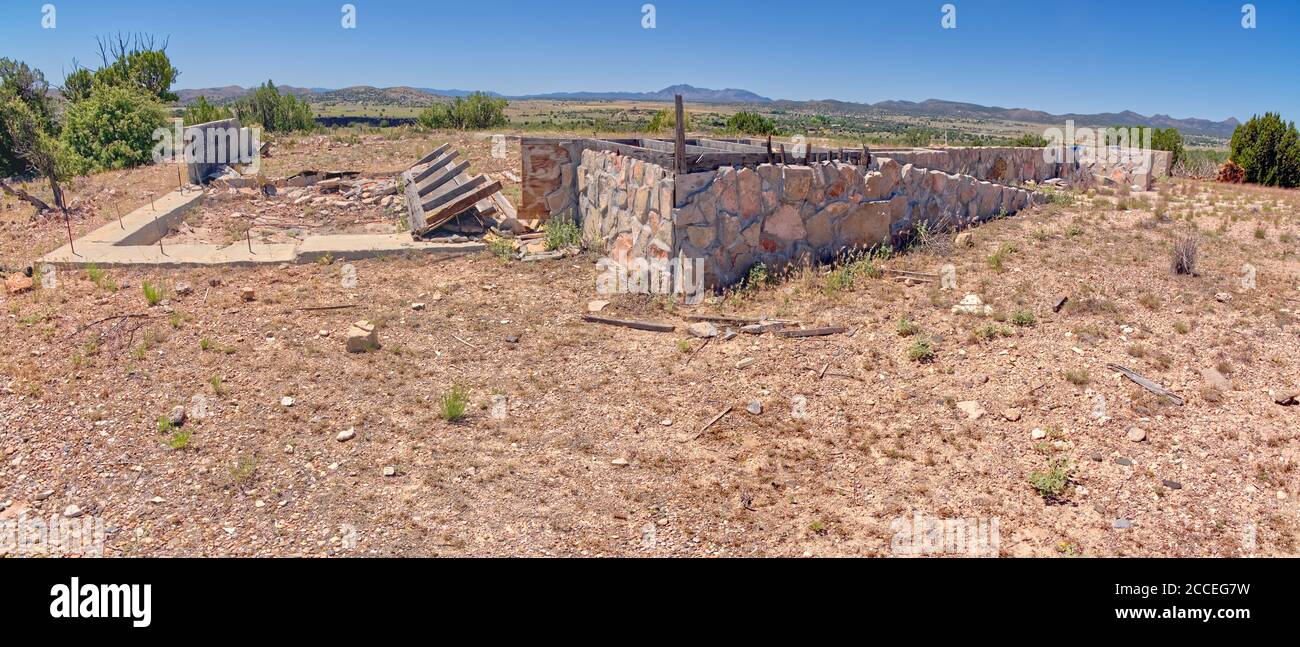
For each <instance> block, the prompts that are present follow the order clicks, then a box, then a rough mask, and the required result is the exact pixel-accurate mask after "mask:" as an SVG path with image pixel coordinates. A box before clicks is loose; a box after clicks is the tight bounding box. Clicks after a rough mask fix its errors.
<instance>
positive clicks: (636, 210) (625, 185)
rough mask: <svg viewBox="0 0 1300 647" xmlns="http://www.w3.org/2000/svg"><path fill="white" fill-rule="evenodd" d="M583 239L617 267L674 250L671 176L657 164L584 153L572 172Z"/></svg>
mask: <svg viewBox="0 0 1300 647" xmlns="http://www.w3.org/2000/svg"><path fill="white" fill-rule="evenodd" d="M576 177H577V196H578V197H577V203H578V216H579V223H580V224H581V226H582V240H583V243H584V244H585V245H586V246H588V247H589V248H593V249H598V250H603V251H604V253H605V254H606V255H607V256H609V257H610V258H612V259H614V260H615V261H616V262H618V263H620V264H626V263H628V262H629V261H630V260H631V259H635V258H643V259H646V260H647V261H650V260H666V259H668V258H669V257H670V255H671V254H672V251H673V235H674V226H673V220H672V218H673V216H672V206H673V177H672V174H670V173H669V172H668V171H667V170H666V169H664V168H663V167H662V166H659V165H657V164H652V163H650V162H646V161H642V160H639V159H634V158H631V157H626V156H624V155H619V154H618V153H612V152H605V151H596V150H584V151H582V153H581V161H580V163H579V164H578V167H577V172H576Z"/></svg>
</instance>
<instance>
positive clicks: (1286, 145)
mask: <svg viewBox="0 0 1300 647" xmlns="http://www.w3.org/2000/svg"><path fill="white" fill-rule="evenodd" d="M1229 149H1230V151H1231V152H1230V154H1229V157H1230V159H1231V160H1232V161H1233V162H1235V163H1236V164H1238V165H1239V166H1241V168H1242V170H1243V171H1244V172H1245V176H1246V181H1247V182H1253V183H1256V184H1265V185H1269V186H1281V187H1294V186H1300V133H1298V132H1297V131H1296V127H1295V123H1294V122H1289V123H1288V122H1284V121H1282V116H1281V115H1279V114H1277V113H1272V112H1266V113H1264V116H1262V117H1260V116H1258V115H1257V116H1254V117H1251V118H1250V120H1249V121H1247V122H1246V123H1244V124H1242V125H1240V126H1237V129H1236V130H1235V131H1233V133H1232V141H1231V142H1230V144H1229Z"/></svg>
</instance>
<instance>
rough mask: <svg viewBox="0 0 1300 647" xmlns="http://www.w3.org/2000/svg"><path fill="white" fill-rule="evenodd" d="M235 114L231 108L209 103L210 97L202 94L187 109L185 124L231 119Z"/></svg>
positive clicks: (191, 124)
mask: <svg viewBox="0 0 1300 647" xmlns="http://www.w3.org/2000/svg"><path fill="white" fill-rule="evenodd" d="M233 116H234V113H232V112H231V111H230V108H227V107H225V106H214V105H212V104H211V103H208V98H207V97H204V96H200V97H199V98H198V100H197V101H195V102H194V105H192V106H190V107H188V108H186V109H185V125H186V126H193V125H194V124H206V123H208V122H209V121H220V120H222V119H229V118H231V117H233Z"/></svg>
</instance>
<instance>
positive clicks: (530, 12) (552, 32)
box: [0, 0, 1300, 120]
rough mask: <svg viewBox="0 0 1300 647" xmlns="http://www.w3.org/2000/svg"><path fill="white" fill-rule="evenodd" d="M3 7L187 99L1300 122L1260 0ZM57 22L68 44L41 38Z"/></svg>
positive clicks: (53, 58)
mask: <svg viewBox="0 0 1300 647" xmlns="http://www.w3.org/2000/svg"><path fill="white" fill-rule="evenodd" d="M645 1H646V0H633V1H624V0H533V1H526V0H455V1H453V2H444V1H441V0H424V1H415V0H409V1H408V0H352V4H353V5H355V6H356V9H357V28H356V29H353V30H346V29H343V28H342V27H341V25H340V18H341V17H342V13H341V10H340V8H341V7H342V5H343V4H344V3H343V2H339V1H336V0H332V1H321V0H259V1H256V2H249V1H246V0H226V1H224V2H213V3H206V2H187V1H183V0H182V1H177V0H166V1H155V0H131V1H125V0H119V1H110V0H38V1H29V0H0V56H8V57H11V58H18V59H21V60H24V61H27V62H28V63H29V64H32V65H34V66H36V67H39V68H40V69H42V70H43V71H44V72H45V73H46V76H47V77H48V78H50V79H51V80H52V81H53V82H55V83H59V82H61V81H62V79H63V75H64V72H65V71H67V70H69V69H71V67H70V66H71V63H72V61H73V59H77V60H79V61H81V62H82V63H83V64H97V63H98V55H97V53H96V47H95V36H96V35H103V34H107V33H110V32H116V31H129V32H148V33H151V34H154V35H157V36H169V37H170V43H171V44H170V47H169V48H168V52H169V53H170V54H171V56H172V59H173V61H174V62H175V64H176V66H177V67H178V68H180V70H181V77H180V79H179V81H178V83H177V86H178V87H181V88H197V87H211V86H222V85H245V86H247V85H252V84H256V83H260V82H263V81H265V80H266V79H268V78H270V79H274V80H275V82H276V83H279V84H288V85H297V86H307V87H344V86H348V85H374V86H381V87H383V86H393V85H409V86H415V87H433V88H461V89H471V90H472V89H488V90H495V91H497V92H502V93H504V94H512V95H518V94H532V93H541V92H556V91H570V90H634V91H646V90H657V89H660V88H662V87H665V86H668V85H671V84H674V83H689V84H692V85H696V86H701V87H712V88H722V87H732V88H744V89H747V90H752V91H754V92H757V93H759V94H762V95H765V96H769V97H774V98H785V99H822V98H835V99H843V100H850V101H872V102H874V101H880V100H884V99H910V100H922V99H927V98H939V99H951V100H957V101H971V102H975V103H981V104H986V105H999V106H1003V107H1024V108H1033V109H1041V110H1047V111H1050V112H1054V113H1063V112H1106V111H1119V110H1126V109H1127V110H1135V111H1137V112H1141V113H1143V114H1148V115H1149V114H1152V113H1164V114H1170V115H1172V116H1174V117H1179V118H1184V117H1201V118H1207V119H1215V120H1221V119H1225V118H1227V117H1230V116H1231V117H1237V118H1246V117H1249V116H1250V115H1251V114H1252V113H1258V112H1263V111H1265V110H1274V111H1282V113H1283V115H1284V116H1285V117H1287V118H1289V119H1293V120H1300V2H1297V0H1255V1H1254V2H1253V4H1254V5H1255V6H1256V8H1257V14H1256V15H1257V25H1258V27H1257V28H1256V29H1253V30H1248V29H1243V28H1242V26H1241V19H1242V13H1241V11H1242V9H1241V8H1242V4H1243V2H1241V1H1240V0H1127V1H1100V0H1099V1H1096V2H1085V1H1080V0H1061V1H1054V0H948V1H949V2H951V3H952V4H954V5H955V6H956V9H957V12H956V17H957V28H956V29H951V30H945V29H942V28H941V25H940V21H941V18H942V17H943V15H942V13H941V7H942V5H944V4H946V3H945V2H943V1H940V0H892V1H890V0H775V1H767V0H658V1H655V2H654V5H655V6H656V20H657V27H656V28H655V29H643V28H642V26H641V22H642V14H641V6H642V4H644V3H645ZM46 2H52V4H54V6H55V8H56V11H57V13H56V17H57V27H56V28H55V29H52V30H48V29H42V27H41V17H42V14H41V12H42V5H43V4H45V3H46Z"/></svg>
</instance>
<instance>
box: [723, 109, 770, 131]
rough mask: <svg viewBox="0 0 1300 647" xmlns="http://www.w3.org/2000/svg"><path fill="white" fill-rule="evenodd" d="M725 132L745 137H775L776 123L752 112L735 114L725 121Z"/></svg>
mask: <svg viewBox="0 0 1300 647" xmlns="http://www.w3.org/2000/svg"><path fill="white" fill-rule="evenodd" d="M727 131H728V132H733V133H744V134H746V135H775V134H776V123H775V122H773V121H772V120H771V119H768V118H767V117H764V116H763V115H760V114H758V113H754V112H737V113H736V114H734V115H731V117H729V118H728V119H727Z"/></svg>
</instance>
